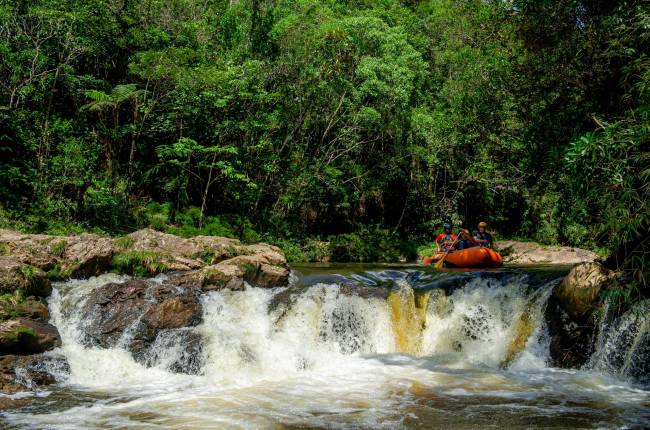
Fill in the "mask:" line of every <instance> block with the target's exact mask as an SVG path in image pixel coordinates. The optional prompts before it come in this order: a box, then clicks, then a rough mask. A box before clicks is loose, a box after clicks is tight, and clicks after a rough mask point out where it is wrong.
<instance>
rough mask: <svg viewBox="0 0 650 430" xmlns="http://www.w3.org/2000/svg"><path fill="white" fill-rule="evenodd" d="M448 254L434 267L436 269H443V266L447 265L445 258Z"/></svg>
mask: <svg viewBox="0 0 650 430" xmlns="http://www.w3.org/2000/svg"><path fill="white" fill-rule="evenodd" d="M446 256H447V254H445V255H443V256H442V258H441V259H440V260H438V261H436V264H435V265H434V266H433V268H434V269H442V265H443V264H444V263H445V257H446Z"/></svg>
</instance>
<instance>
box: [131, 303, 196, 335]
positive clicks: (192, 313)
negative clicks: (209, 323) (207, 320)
mask: <svg viewBox="0 0 650 430" xmlns="http://www.w3.org/2000/svg"><path fill="white" fill-rule="evenodd" d="M194 299H195V298H194V297H192V296H190V297H187V296H174V297H170V298H167V299H165V300H164V301H163V302H162V303H159V304H156V305H153V306H152V307H150V308H149V310H148V311H147V312H146V313H145V314H144V319H143V321H144V322H145V324H147V325H148V326H149V327H151V328H152V329H154V330H163V329H170V328H180V327H189V326H192V325H195V323H196V322H197V320H198V319H199V318H200V315H199V314H198V312H200V310H199V309H198V306H197V303H196V301H195V300H194Z"/></svg>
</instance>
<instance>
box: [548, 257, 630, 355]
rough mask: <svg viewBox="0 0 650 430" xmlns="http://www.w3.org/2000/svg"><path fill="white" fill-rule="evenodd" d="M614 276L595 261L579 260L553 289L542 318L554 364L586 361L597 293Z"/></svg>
mask: <svg viewBox="0 0 650 430" xmlns="http://www.w3.org/2000/svg"><path fill="white" fill-rule="evenodd" d="M617 278H618V274H617V273H615V272H611V271H609V270H607V269H605V268H604V267H602V266H601V265H600V264H598V263H583V264H579V265H576V266H574V267H573V268H572V269H571V271H570V272H569V273H568V275H567V276H566V277H565V278H564V280H563V281H562V282H561V283H559V284H558V285H557V286H556V287H555V288H554V289H553V292H552V294H551V296H550V298H549V300H548V302H547V304H546V310H545V319H546V325H547V328H548V333H549V336H550V340H551V342H550V356H551V360H552V362H553V364H554V365H555V366H558V367H568V368H575V367H580V366H582V365H584V364H585V363H586V362H587V361H588V360H589V357H590V356H591V354H592V353H593V348H594V342H595V338H596V335H597V325H598V320H599V316H598V312H597V311H598V310H599V308H600V306H601V300H600V292H601V291H602V290H603V289H605V288H607V287H608V286H609V285H610V283H612V282H614V281H615V280H616V279H617Z"/></svg>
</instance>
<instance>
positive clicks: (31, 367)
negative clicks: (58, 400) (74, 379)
mask: <svg viewBox="0 0 650 430" xmlns="http://www.w3.org/2000/svg"><path fill="white" fill-rule="evenodd" d="M69 372H70V367H69V366H68V362H67V360H66V359H65V357H63V356H61V355H55V354H51V353H45V354H37V355H28V356H20V355H3V356H1V357H0V391H1V392H2V393H4V394H8V395H11V394H15V393H18V392H21V391H30V390H36V389H38V388H39V387H42V386H47V385H51V384H54V383H57V382H61V381H63V379H65V378H66V377H67V375H68V374H69ZM31 401H32V398H30V397H28V398H19V399H12V398H10V397H5V396H0V410H5V409H12V408H18V407H21V406H25V405H28V404H29V403H30V402H31Z"/></svg>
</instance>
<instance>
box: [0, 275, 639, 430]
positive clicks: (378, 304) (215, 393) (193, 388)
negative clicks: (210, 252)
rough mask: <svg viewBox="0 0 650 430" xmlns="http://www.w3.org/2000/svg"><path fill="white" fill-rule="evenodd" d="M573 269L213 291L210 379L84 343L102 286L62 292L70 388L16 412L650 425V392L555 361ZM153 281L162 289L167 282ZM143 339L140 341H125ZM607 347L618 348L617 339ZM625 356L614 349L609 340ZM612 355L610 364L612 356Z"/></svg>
mask: <svg viewBox="0 0 650 430" xmlns="http://www.w3.org/2000/svg"><path fill="white" fill-rule="evenodd" d="M565 273H566V271H563V270H562V269H545V268H528V269H502V270H495V271H489V272H463V271H449V272H445V273H436V272H433V271H430V270H426V269H422V268H421V267H417V266H408V265H407V266H376V265H375V266H362V265H347V266H317V265H308V266H298V267H296V268H295V275H294V277H293V280H292V285H291V287H287V288H280V289H275V290H264V289H258V288H251V287H247V289H246V290H245V291H229V290H225V291H214V292H210V293H207V294H204V295H203V296H202V305H203V322H202V323H201V324H200V325H199V326H197V327H194V328H192V329H191V330H193V331H195V332H196V333H198V334H200V335H201V337H202V339H204V346H203V348H202V350H201V353H200V357H194V358H195V359H196V360H197V362H198V373H197V374H196V375H187V374H180V373H173V372H172V371H170V368H171V367H170V366H171V363H174V362H178V360H179V357H183V355H184V354H187V353H188V350H187V348H186V346H185V345H184V344H183V343H182V342H179V341H177V340H176V339H175V338H173V337H167V338H159V339H157V340H156V342H157V344H156V345H157V347H156V348H155V355H154V356H152V357H151V360H150V364H151V365H150V366H149V367H145V366H143V365H141V364H138V363H137V362H135V361H134V360H133V359H132V357H131V356H130V354H129V353H128V352H126V351H125V350H124V349H121V348H119V347H116V348H111V349H101V348H93V347H89V346H87V345H86V344H84V343H83V342H82V340H83V336H84V334H83V327H84V324H85V321H84V318H87V317H84V316H83V315H82V314H81V309H82V308H83V304H84V300H85V298H86V297H88V294H89V292H90V291H91V290H92V289H94V288H97V287H98V286H100V285H102V284H105V283H107V282H123V281H125V280H126V279H127V277H125V276H118V275H113V274H108V275H102V276H100V277H96V278H91V279H88V280H72V281H68V282H64V283H59V284H56V285H55V290H54V293H53V294H52V296H51V298H50V302H49V307H50V311H51V315H52V322H53V324H54V325H56V327H57V328H58V329H59V331H60V333H61V336H62V339H63V346H62V347H61V348H59V350H58V351H55V354H59V355H62V356H64V357H65V358H66V359H67V362H68V364H69V369H68V368H66V367H65V366H62V367H61V368H57V369H51V371H52V372H59V375H58V376H59V378H60V380H61V381H62V382H60V383H58V384H56V385H54V386H52V387H49V388H47V390H45V391H40V392H38V397H37V398H36V399H35V400H34V402H32V403H31V404H30V405H29V406H27V407H24V408H23V409H18V410H15V411H12V412H10V413H4V414H3V416H2V420H3V423H2V424H3V425H4V426H7V427H10V428H30V429H31V428H51V429H127V428H128V429H167V428H170V429H278V430H280V429H350V428H354V429H402V428H404V429H433V428H460V429H462V428H477V427H485V428H500V429H503V428H508V429H516V428H642V427H647V426H648V425H650V391H649V387H648V386H644V385H642V384H640V383H639V382H635V381H634V380H631V379H629V378H625V377H624V376H622V375H620V374H613V373H611V372H608V371H607V369H606V368H605V367H603V366H602V365H601V366H599V365H598V363H590V365H588V366H585V368H583V369H558V368H553V367H550V366H549V365H548V363H549V357H548V342H549V339H548V335H547V333H546V327H545V324H544V318H543V311H544V306H545V303H546V299H547V297H548V295H549V294H550V291H551V288H552V287H553V285H555V284H556V283H557V282H558V281H559V280H560V279H561V278H562V276H563V275H564V274H565ZM152 282H156V280H153V281H152ZM124 336H125V337H128V333H125V334H124ZM604 343H606V342H604ZM609 347H611V346H609ZM601 355H603V354H601Z"/></svg>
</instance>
